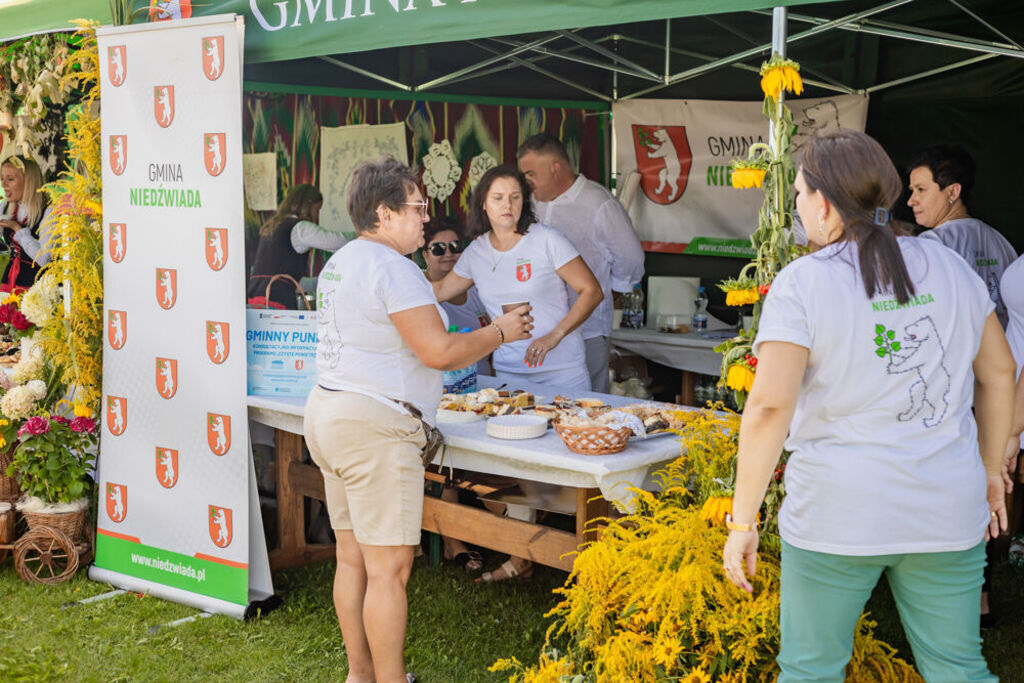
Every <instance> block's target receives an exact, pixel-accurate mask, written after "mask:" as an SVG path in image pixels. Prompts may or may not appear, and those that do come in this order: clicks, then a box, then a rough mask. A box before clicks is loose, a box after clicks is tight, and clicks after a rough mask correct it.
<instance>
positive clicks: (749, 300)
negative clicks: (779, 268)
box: [725, 289, 761, 306]
mask: <svg viewBox="0 0 1024 683" xmlns="http://www.w3.org/2000/svg"><path fill="white" fill-rule="evenodd" d="M760 298H761V295H760V294H758V293H757V290H756V289H733V290H730V291H728V292H726V293H725V303H726V305H727V306H743V305H745V304H756V303H757V302H758V300H759V299H760Z"/></svg>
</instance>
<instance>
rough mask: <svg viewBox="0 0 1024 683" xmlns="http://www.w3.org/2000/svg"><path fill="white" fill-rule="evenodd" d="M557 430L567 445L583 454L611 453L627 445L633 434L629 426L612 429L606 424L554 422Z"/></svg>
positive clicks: (571, 449)
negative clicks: (583, 424) (581, 425)
mask: <svg viewBox="0 0 1024 683" xmlns="http://www.w3.org/2000/svg"><path fill="white" fill-rule="evenodd" d="M552 426H553V427H554V428H555V432H556V433H557V434H558V436H560V437H561V438H562V441H563V442H565V447H566V448H568V449H569V450H570V451H572V452H573V453H580V454H581V455H610V454H612V453H618V452H619V451H621V450H622V449H624V448H625V447H626V442H628V441H629V437H630V436H631V435H632V434H633V430H631V429H630V428H629V427H621V428H619V429H612V428H610V427H606V426H604V425H593V426H586V427H580V426H576V425H565V424H561V423H559V422H554V423H553V424H552Z"/></svg>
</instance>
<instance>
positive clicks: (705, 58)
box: [598, 36, 859, 95]
mask: <svg viewBox="0 0 1024 683" xmlns="http://www.w3.org/2000/svg"><path fill="white" fill-rule="evenodd" d="M600 40H608V39H607V38H601V39H600ZM622 40H624V41H626V42H627V43H633V44H634V45H644V46H646V47H651V48H658V49H661V45H659V44H658V43H652V42H651V41H649V40H640V39H639V38H630V37H629V36H622ZM598 42H600V41H598ZM672 54H676V55H683V56H684V57H693V58H694V59H699V60H701V61H702V62H713V61H715V60H716V59H718V57H711V56H710V55H706V54H704V53H702V52H694V51H693V50H683V49H680V48H678V47H674V48H672ZM729 68H731V69H739V70H740V71H749V72H751V73H760V71H761V69H760V67H758V66H750V65H749V64H742V63H735V64H730V65H729ZM804 68H805V67H804V66H802V65H801V67H800V69H801V74H802V73H803V69H804ZM830 80H831V79H830ZM803 82H804V84H805V85H813V86H815V87H818V88H821V89H822V90H832V91H835V92H841V93H844V94H846V95H853V94H854V93H856V92H859V91H857V90H854V89H853V88H851V87H849V86H847V85H843V84H842V83H839V82H838V81H836V82H826V81H819V80H815V79H813V78H803Z"/></svg>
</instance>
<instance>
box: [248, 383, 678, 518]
mask: <svg viewBox="0 0 1024 683" xmlns="http://www.w3.org/2000/svg"><path fill="white" fill-rule="evenodd" d="M480 383H481V385H482V386H494V384H495V382H494V379H493V378H490V377H482V378H481V380H480ZM510 388H512V389H517V388H519V387H510ZM592 395H593V396H598V397H601V398H603V399H604V400H605V401H606V402H608V403H609V404H610V405H613V406H615V405H625V404H627V403H635V402H636V399H630V398H624V397H622V396H610V395H604V394H592ZM546 398H548V399H550V398H551V397H550V396H546ZM248 404H249V419H250V420H254V421H256V422H259V423H262V424H266V425H268V426H270V427H273V428H275V429H282V430H284V431H287V432H291V433H293V434H302V411H303V407H304V405H305V399H302V398H277V397H270V396H249V397H248ZM486 424H487V422H486V420H479V421H477V422H458V423H453V422H439V423H438V425H437V426H438V428H439V429H440V430H441V433H442V434H444V438H445V443H446V444H447V447H446V449H445V454H444V466H445V467H448V466H452V467H455V468H457V469H463V470H469V471H472V472H484V473H486V474H497V475H501V476H507V477H515V478H518V479H528V480H532V481H538V482H543V483H547V484H557V485H560V486H573V487H577V488H597V489H600V490H601V494H602V495H603V496H604V497H605V499H607V500H609V501H612V502H614V503H616V504H617V505H619V506H620V507H625V506H626V505H628V503H629V501H631V500H632V498H633V495H632V494H631V493H630V492H629V489H630V488H631V487H636V488H645V489H652V488H654V487H655V482H654V481H653V480H652V479H651V476H650V475H651V473H652V472H653V471H655V470H657V469H658V466H659V465H664V464H666V463H668V462H670V461H672V460H674V459H675V458H677V457H678V456H679V448H680V446H679V439H678V438H677V437H676V436H674V435H671V434H669V435H661V436H655V437H652V438H648V439H636V438H632V439H630V441H629V443H628V444H627V446H626V449H625V450H624V451H622V452H621V453H615V454H612V455H601V456H588V455H579V454H576V453H573V452H572V451H570V450H569V449H568V448H566V447H565V444H564V443H562V440H561V439H560V438H559V437H558V435H557V434H555V432H554V430H552V429H549V430H548V431H547V433H546V434H545V435H544V436H542V437H540V438H537V439H529V440H524V441H506V440H502V439H495V438H492V437H490V436H487V434H486V432H485V429H486ZM439 461H440V458H438V459H435V464H437V463H438V462H439Z"/></svg>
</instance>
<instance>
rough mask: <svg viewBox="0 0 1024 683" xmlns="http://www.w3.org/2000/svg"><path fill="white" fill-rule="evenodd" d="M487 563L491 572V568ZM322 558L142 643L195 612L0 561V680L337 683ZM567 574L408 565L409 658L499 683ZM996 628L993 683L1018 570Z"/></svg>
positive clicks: (1017, 626) (340, 654)
mask: <svg viewBox="0 0 1024 683" xmlns="http://www.w3.org/2000/svg"><path fill="white" fill-rule="evenodd" d="M501 559H502V558H501V557H500V556H498V555H496V554H494V555H489V556H487V560H488V568H493V567H494V566H495V565H496V564H498V563H499V562H500V561H501ZM333 571H334V565H333V562H322V563H318V564H315V565H311V566H308V567H304V568H300V569H295V570H290V571H285V572H281V573H278V574H275V576H274V583H275V587H276V588H277V590H278V592H280V593H282V594H283V596H284V604H283V606H282V607H281V608H279V609H278V610H276V611H274V612H272V613H270V614H269V615H267V616H266V617H264V618H263V619H259V620H255V621H251V622H248V623H246V622H240V621H236V620H234V619H230V618H227V617H221V616H214V617H210V618H208V619H201V620H198V621H195V622H191V623H187V624H184V625H181V626H177V627H173V628H165V629H161V630H159V631H158V632H157V633H155V634H150V632H149V630H150V627H152V626H159V625H161V624H167V623H169V622H171V621H174V620H176V619H181V618H182V617H187V616H190V615H194V614H196V613H197V612H196V610H195V609H192V608H189V607H184V606H181V605H177V604H174V603H170V602H164V601H162V600H159V599H156V598H151V597H138V596H136V595H133V594H128V595H121V596H118V597H115V598H112V599H110V600H106V601H102V602H97V603H92V604H89V605H82V606H75V607H71V608H70V609H66V610H61V605H63V604H64V603H67V602H69V601H72V600H78V599H81V598H85V597H88V596H92V595H97V594H99V593H104V592H107V591H108V590H110V589H109V588H108V587H107V586H104V585H100V584H96V583H92V582H90V581H89V580H88V579H86V578H85V572H84V571H80V572H79V574H78V575H77V576H76V577H75V578H74V579H73V580H71V581H70V582H68V583H65V584H62V585H59V586H41V585H38V584H33V585H29V584H26V583H23V582H22V581H21V579H20V578H18V576H17V574H16V573H15V571H14V566H13V563H12V562H11V560H10V559H7V560H6V561H4V562H3V564H0V681H37V680H48V679H52V680H69V681H71V680H73V681H118V680H133V681H135V680H159V681H187V680H211V679H212V678H213V677H216V679H217V680H227V681H285V680H303V681H342V680H343V679H344V674H345V671H346V664H345V656H344V651H343V649H342V644H341V636H340V634H339V631H338V627H337V623H336V622H335V617H334V608H333V606H332V604H331V599H330V588H331V579H332V576H333ZM564 579H565V574H564V573H562V572H558V571H555V570H549V569H539V570H538V571H537V572H535V574H534V578H533V579H532V580H531V581H529V582H525V583H524V582H504V583H501V584H491V585H476V584H473V582H472V577H471V576H470V575H469V574H467V573H466V572H464V571H462V570H460V569H456V568H453V567H449V566H442V567H438V568H433V567H429V566H427V564H426V562H425V560H424V559H423V558H420V559H418V560H416V567H415V570H414V572H413V576H412V579H411V581H410V584H409V636H408V640H407V646H406V661H407V662H408V666H409V670H410V671H414V672H416V673H417V674H419V676H420V680H422V681H426V682H427V683H431V682H434V681H446V682H447V681H452V682H460V683H461V682H462V681H498V680H502V678H501V677H500V676H498V675H496V674H490V673H488V672H487V667H488V666H489V665H490V664H491V663H492V662H493V661H494V660H495V659H497V658H499V657H506V656H510V655H513V656H516V657H518V658H519V659H520V660H521V661H533V660H535V659H536V656H537V653H538V650H539V647H540V645H541V644H542V642H543V640H544V632H545V629H546V628H547V621H546V620H545V619H544V618H543V616H542V615H543V613H544V612H545V611H546V610H547V609H549V608H550V607H551V606H553V605H554V604H555V596H553V595H552V594H551V589H553V588H555V587H556V586H558V585H560V584H561V583H562V582H563V581H564ZM996 588H997V591H998V593H999V595H1000V596H1001V598H1002V599H1001V601H999V602H998V603H997V606H996V619H997V627H996V629H995V630H993V631H990V632H988V633H987V634H986V636H985V654H986V656H987V657H988V660H989V664H990V666H991V668H992V670H993V672H994V673H996V674H997V675H999V676H1000V677H1001V678H1002V680H1003V681H1024V659H1022V658H1021V657H1019V656H1018V648H1019V647H1020V646H1019V645H1018V644H1019V643H1022V642H1024V622H1022V616H1024V572H1021V571H1019V570H1015V569H1013V568H1012V567H1010V566H1009V565H1006V564H1004V565H1001V566H1000V567H998V568H997V572H996ZM869 609H870V610H871V611H872V613H873V614H874V616H875V618H876V619H877V620H878V621H879V628H878V631H877V635H878V636H879V637H881V638H883V639H885V640H887V641H888V642H890V643H891V644H893V645H895V646H896V647H897V648H899V650H900V652H901V654H902V655H904V656H908V655H909V648H908V647H907V645H906V641H905V640H904V638H903V636H902V632H901V630H900V626H899V621H898V619H897V617H896V614H895V610H894V608H893V606H892V600H891V598H890V597H889V595H888V591H887V590H886V589H885V588H884V586H883V587H882V588H880V589H879V590H878V591H876V594H875V596H874V598H873V599H872V601H871V603H870V605H869Z"/></svg>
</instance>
